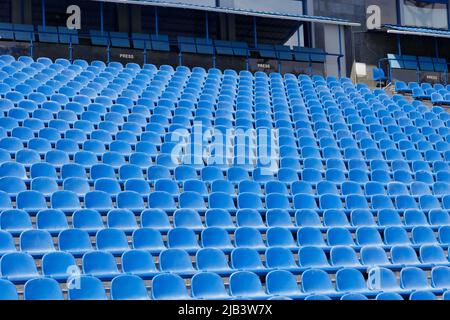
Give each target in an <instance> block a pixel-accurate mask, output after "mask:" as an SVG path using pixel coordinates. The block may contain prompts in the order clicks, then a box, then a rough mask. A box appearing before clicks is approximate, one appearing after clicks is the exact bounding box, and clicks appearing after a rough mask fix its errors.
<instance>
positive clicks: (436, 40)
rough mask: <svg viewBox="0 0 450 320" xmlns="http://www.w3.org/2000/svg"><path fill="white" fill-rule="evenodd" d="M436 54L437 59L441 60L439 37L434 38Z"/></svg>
mask: <svg viewBox="0 0 450 320" xmlns="http://www.w3.org/2000/svg"><path fill="white" fill-rule="evenodd" d="M434 52H435V54H436V58H439V43H438V38H437V37H434Z"/></svg>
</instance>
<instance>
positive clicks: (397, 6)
mask: <svg viewBox="0 0 450 320" xmlns="http://www.w3.org/2000/svg"><path fill="white" fill-rule="evenodd" d="M395 10H396V12H397V24H398V25H399V26H400V25H401V24H402V11H401V10H400V0H395Z"/></svg>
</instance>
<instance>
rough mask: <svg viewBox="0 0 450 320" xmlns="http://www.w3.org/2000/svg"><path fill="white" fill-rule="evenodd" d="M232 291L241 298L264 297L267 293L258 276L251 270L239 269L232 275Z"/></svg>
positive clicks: (234, 295)
mask: <svg viewBox="0 0 450 320" xmlns="http://www.w3.org/2000/svg"><path fill="white" fill-rule="evenodd" d="M230 293H231V295H232V296H233V297H239V298H247V299H248V298H264V297H266V293H265V292H264V289H263V288H262V285H261V281H260V280H259V278H258V276H257V275H256V274H254V273H252V272H249V271H238V272H235V273H233V274H232V275H231V276H230Z"/></svg>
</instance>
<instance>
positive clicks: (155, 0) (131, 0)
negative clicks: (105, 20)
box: [95, 0, 361, 27]
mask: <svg viewBox="0 0 450 320" xmlns="http://www.w3.org/2000/svg"><path fill="white" fill-rule="evenodd" d="M95 1H103V2H114V3H122V4H127V3H128V4H137V5H148V6H155V7H167V8H178V9H191V10H202V11H210V12H219V13H229V14H238V15H247V16H255V17H262V18H274V19H283V20H293V21H303V22H315V23H322V24H334V25H343V26H353V27H359V26H360V25H361V24H359V23H357V22H352V21H349V20H345V19H338V18H332V17H322V16H309V15H298V14H289V13H284V12H273V11H257V10H251V9H240V8H227V7H215V6H207V5H200V4H192V3H191V4H189V3H184V2H172V1H162V0H161V1H159V0H95Z"/></svg>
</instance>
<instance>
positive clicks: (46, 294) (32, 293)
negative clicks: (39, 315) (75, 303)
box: [23, 278, 64, 300]
mask: <svg viewBox="0 0 450 320" xmlns="http://www.w3.org/2000/svg"><path fill="white" fill-rule="evenodd" d="M23 297H24V300H63V299H64V297H63V293H62V290H61V288H60V286H59V284H58V282H57V281H56V280H54V279H50V278H40V279H39V278H38V279H31V280H29V281H27V282H26V283H25V286H24V293H23Z"/></svg>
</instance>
